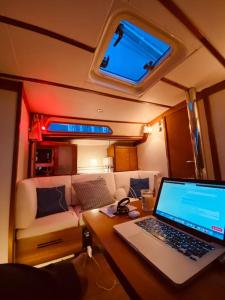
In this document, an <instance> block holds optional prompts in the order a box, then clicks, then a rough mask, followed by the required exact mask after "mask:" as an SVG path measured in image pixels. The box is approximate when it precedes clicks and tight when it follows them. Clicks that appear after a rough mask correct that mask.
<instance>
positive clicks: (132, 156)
mask: <svg viewBox="0 0 225 300" xmlns="http://www.w3.org/2000/svg"><path fill="white" fill-rule="evenodd" d="M107 153H108V156H110V157H113V162H114V171H115V172H121V171H134V170H137V169H138V161H137V147H134V146H117V145H112V146H110V147H109V148H108V151H107Z"/></svg>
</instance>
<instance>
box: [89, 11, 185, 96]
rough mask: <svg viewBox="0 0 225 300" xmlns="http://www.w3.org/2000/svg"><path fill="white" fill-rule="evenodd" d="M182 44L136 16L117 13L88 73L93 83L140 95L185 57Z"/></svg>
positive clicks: (108, 25)
mask: <svg viewBox="0 0 225 300" xmlns="http://www.w3.org/2000/svg"><path fill="white" fill-rule="evenodd" d="M185 53H186V51H185V48H184V47H183V45H182V44H181V43H180V42H179V41H178V40H177V39H175V38H174V37H173V36H171V35H169V34H168V33H165V32H163V31H162V30H160V29H158V28H156V27H155V26H154V25H152V24H149V23H147V22H146V21H145V20H143V19H140V18H139V17H138V16H135V15H133V14H129V13H119V14H117V15H116V16H112V17H111V18H110V19H109V20H108V23H107V24H106V27H105V30H104V33H103V35H102V38H101V40H100V42H99V45H98V47H97V49H96V52H95V56H94V59H93V63H92V66H91V70H90V78H91V80H92V81H94V82H95V83H98V84H101V85H104V86H106V87H109V88H113V89H117V90H121V91H124V92H128V93H133V94H141V93H143V92H144V91H145V90H146V89H148V88H149V87H151V86H152V85H153V84H155V83H156V82H157V81H158V80H159V79H160V78H162V77H163V76H165V74H166V73H167V72H169V71H170V70H171V69H172V68H174V67H175V65H176V64H177V63H178V62H180V61H181V60H182V59H183V58H184V57H185Z"/></svg>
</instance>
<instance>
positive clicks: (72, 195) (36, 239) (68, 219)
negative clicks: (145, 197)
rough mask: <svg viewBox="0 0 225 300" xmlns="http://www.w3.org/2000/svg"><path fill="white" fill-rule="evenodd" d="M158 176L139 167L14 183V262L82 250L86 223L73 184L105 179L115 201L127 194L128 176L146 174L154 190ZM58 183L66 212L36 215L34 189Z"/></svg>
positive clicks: (51, 186)
mask: <svg viewBox="0 0 225 300" xmlns="http://www.w3.org/2000/svg"><path fill="white" fill-rule="evenodd" d="M158 175H159V172H157V171H139V170H138V171H128V172H116V173H98V174H82V175H72V176H71V175H65V176H49V177H36V178H28V179H24V180H22V181H21V182H19V183H18V184H17V192H16V203H15V204H16V205H15V209H16V211H15V227H16V251H15V252H16V253H15V256H16V262H18V263H25V264H31V265H35V264H38V263H41V262H45V261H49V260H51V259H55V258H58V257H62V256H63V255H68V254H72V253H77V252H79V251H81V250H82V226H85V224H84V221H83V218H82V210H81V205H82V203H80V201H79V200H78V199H77V195H78V194H79V193H78V191H79V190H77V193H76V191H75V189H76V185H75V189H74V188H73V183H76V184H77V183H81V182H87V181H93V180H95V181H96V179H99V178H104V179H105V183H106V185H107V188H108V190H109V194H110V195H109V197H110V196H111V197H112V200H114V201H115V200H121V198H124V197H127V195H128V192H129V187H130V178H146V177H148V178H149V184H150V188H151V189H154V188H155V184H156V183H157V182H158V181H157V176H158ZM59 186H65V200H66V202H67V205H68V207H69V211H63V212H60V213H54V214H50V215H47V216H44V217H40V218H36V216H37V211H38V209H37V203H38V201H37V190H36V189H37V188H55V187H59ZM101 195H102V194H101ZM103 195H104V193H103ZM47 199H48V198H47ZM51 199H52V198H51ZM87 199H88V201H89V199H90V198H88V197H87ZM84 200H85V199H84ZM90 201H92V199H90ZM50 202H51V201H50ZM81 202H82V201H81ZM59 244H60V245H59ZM40 245H41V247H40Z"/></svg>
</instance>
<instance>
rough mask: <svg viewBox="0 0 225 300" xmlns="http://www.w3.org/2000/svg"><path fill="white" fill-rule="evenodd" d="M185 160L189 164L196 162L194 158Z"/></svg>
mask: <svg viewBox="0 0 225 300" xmlns="http://www.w3.org/2000/svg"><path fill="white" fill-rule="evenodd" d="M185 162H186V163H187V164H194V163H195V161H194V160H186V161H185Z"/></svg>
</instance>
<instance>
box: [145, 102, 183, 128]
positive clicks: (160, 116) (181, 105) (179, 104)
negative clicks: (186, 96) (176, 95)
mask: <svg viewBox="0 0 225 300" xmlns="http://www.w3.org/2000/svg"><path fill="white" fill-rule="evenodd" d="M184 107H186V101H185V100H184V101H182V102H180V103H178V104H177V105H175V106H173V107H171V108H170V109H168V110H166V111H165V112H164V113H162V114H161V115H159V116H158V117H156V118H155V119H153V120H151V121H150V122H148V124H149V125H154V124H156V123H158V122H160V121H161V120H162V119H163V118H164V117H166V116H168V115H170V114H173V113H174V112H176V111H178V110H180V109H182V108H184Z"/></svg>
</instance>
